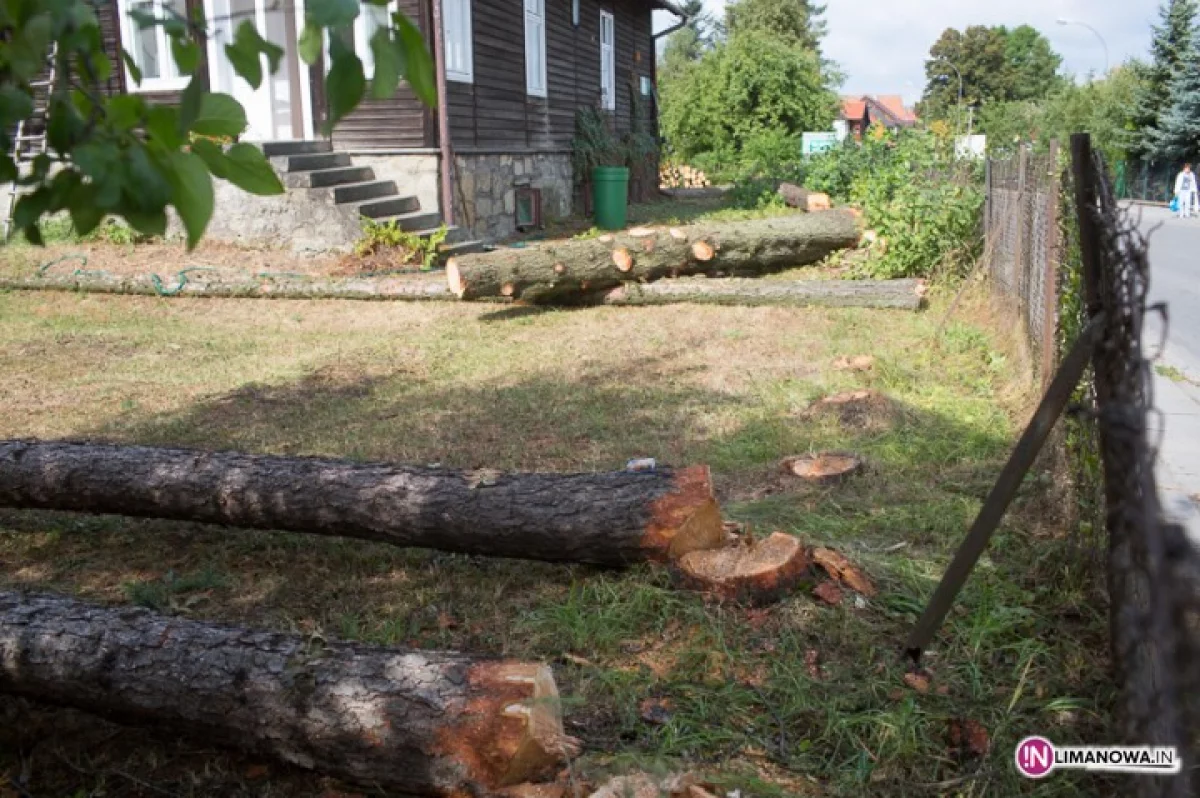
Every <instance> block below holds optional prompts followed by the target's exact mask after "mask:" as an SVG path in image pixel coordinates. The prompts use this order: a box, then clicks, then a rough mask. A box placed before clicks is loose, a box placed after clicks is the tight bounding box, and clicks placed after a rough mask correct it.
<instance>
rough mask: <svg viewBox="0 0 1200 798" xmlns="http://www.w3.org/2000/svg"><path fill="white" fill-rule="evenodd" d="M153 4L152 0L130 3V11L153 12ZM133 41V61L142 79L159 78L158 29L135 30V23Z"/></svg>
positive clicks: (135, 24) (151, 27) (160, 67)
mask: <svg viewBox="0 0 1200 798" xmlns="http://www.w3.org/2000/svg"><path fill="white" fill-rule="evenodd" d="M154 6H155V4H154V2H153V0H141V2H136V3H131V4H130V9H131V10H134V11H141V12H144V13H147V14H153V13H154V12H155V8H154ZM134 27H135V30H134V34H133V36H134V39H133V53H132V55H133V61H134V63H135V64H137V65H138V68H139V69H140V70H142V78H143V79H145V78H161V77H163V74H162V64H161V63H160V62H159V52H158V33H159V30H160V29H159V27H158V26H156V25H152V26H150V27H148V28H141V29H140V30H137V29H136V27H137V23H136V22H135V23H134Z"/></svg>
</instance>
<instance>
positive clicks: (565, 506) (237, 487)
mask: <svg viewBox="0 0 1200 798" xmlns="http://www.w3.org/2000/svg"><path fill="white" fill-rule="evenodd" d="M0 506H3V507H31V508H45V509H52V510H73V511H78V512H86V513H111V514H116V515H131V516H142V517H148V518H171V519H178V520H184V521H200V522H205V523H212V524H224V525H227V526H233V527H248V528H254V529H279V530H288V531H292V532H311V533H315V534H319V535H335V536H344V537H353V538H362V539H365V540H376V541H382V542H384V543H392V544H395V545H397V546H418V547H423V548H431V549H441V550H443V551H453V552H463V553H467V554H482V555H488V556H494V557H517V558H523V559H531V560H547V561H551V562H580V563H592V564H595V565H605V566H623V565H628V564H631V563H636V562H643V561H647V560H654V561H667V560H670V559H673V558H676V557H679V556H682V555H683V554H686V553H687V552H689V551H693V550H696V549H705V548H713V547H715V546H719V545H721V542H722V541H723V531H722V528H721V517H720V509H719V508H718V507H717V503H716V500H715V499H714V498H713V491H712V482H711V479H710V476H709V472H708V468H707V467H705V466H696V467H693V468H686V469H682V470H671V469H659V470H655V471H650V472H631V471H619V472H615V473H604V474H502V473H500V472H498V471H489V470H479V471H457V470H451V469H444V468H414V467H407V466H399V465H390V464H384V463H354V462H348V461H344V460H327V459H319V458H305V457H273V456H267V455H249V454H239V453H236V452H220V453H211V452H201V451H191V450H184V449H158V448H149V447H143V446H103V445H91V444H84V443H64V442H44V443H43V442H27V441H3V442H0Z"/></svg>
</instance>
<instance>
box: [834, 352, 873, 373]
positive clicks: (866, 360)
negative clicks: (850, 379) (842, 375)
mask: <svg viewBox="0 0 1200 798" xmlns="http://www.w3.org/2000/svg"><path fill="white" fill-rule="evenodd" d="M833 367H834V368H835V369H837V370H838V371H870V370H871V369H873V368H875V358H874V356H872V355H855V356H853V357H839V358H837V359H836V360H834V361H833Z"/></svg>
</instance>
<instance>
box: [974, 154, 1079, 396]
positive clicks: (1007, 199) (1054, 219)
mask: <svg viewBox="0 0 1200 798" xmlns="http://www.w3.org/2000/svg"><path fill="white" fill-rule="evenodd" d="M1057 160H1058V153H1057V148H1055V149H1054V151H1053V152H1051V153H1050V154H1049V155H1039V156H1034V155H1030V154H1029V153H1028V152H1027V151H1022V152H1021V155H1020V157H1017V158H1013V159H1011V160H1004V161H996V160H989V161H988V165H987V205H986V208H985V211H984V226H985V230H986V233H987V246H986V249H985V253H986V258H987V267H988V269H989V271H990V276H991V284H992V288H993V292H994V294H995V296H996V298H997V299H999V300H1000V301H1002V302H1003V303H1004V304H1006V305H1008V306H1009V309H1010V310H1011V311H1013V312H1014V313H1015V314H1016V315H1017V316H1019V318H1020V319H1021V322H1022V324H1023V326H1024V332H1025V334H1026V335H1027V337H1028V341H1029V346H1030V349H1031V350H1032V351H1033V352H1034V353H1035V357H1036V360H1037V363H1038V371H1039V374H1040V375H1041V376H1042V377H1043V379H1044V380H1048V379H1049V375H1050V371H1051V370H1052V369H1053V367H1054V352H1055V326H1054V324H1055V323H1054V319H1055V308H1056V307H1057V298H1056V297H1057V293H1056V282H1055V281H1056V275H1057V269H1056V264H1057V262H1058V260H1059V254H1058V250H1059V234H1058V214H1059V192H1060V180H1059V171H1058V168H1057V166H1056V163H1057Z"/></svg>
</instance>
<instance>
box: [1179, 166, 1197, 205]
mask: <svg viewBox="0 0 1200 798" xmlns="http://www.w3.org/2000/svg"><path fill="white" fill-rule="evenodd" d="M1175 197H1176V198H1177V199H1178V200H1179V218H1181V219H1190V218H1191V216H1192V209H1193V208H1194V207H1195V205H1196V174H1195V172H1193V171H1192V165H1191V164H1190V163H1188V164H1184V165H1183V171H1182V172H1180V173H1179V177H1177V178H1175Z"/></svg>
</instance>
